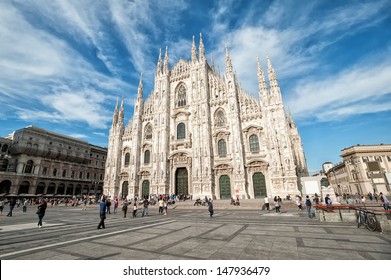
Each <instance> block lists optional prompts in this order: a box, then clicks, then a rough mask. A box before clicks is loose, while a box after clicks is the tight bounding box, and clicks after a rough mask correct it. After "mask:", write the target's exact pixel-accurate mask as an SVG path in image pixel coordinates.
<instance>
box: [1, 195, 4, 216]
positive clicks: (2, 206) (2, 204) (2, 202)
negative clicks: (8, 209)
mask: <svg viewBox="0 0 391 280" xmlns="http://www.w3.org/2000/svg"><path fill="white" fill-rule="evenodd" d="M3 209H4V200H3V199H1V200H0V215H1V216H3Z"/></svg>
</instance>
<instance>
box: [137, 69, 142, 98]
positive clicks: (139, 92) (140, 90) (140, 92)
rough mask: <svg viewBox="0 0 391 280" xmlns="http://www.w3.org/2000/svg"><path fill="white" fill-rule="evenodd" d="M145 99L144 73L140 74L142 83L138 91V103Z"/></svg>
mask: <svg viewBox="0 0 391 280" xmlns="http://www.w3.org/2000/svg"><path fill="white" fill-rule="evenodd" d="M142 99H143V73H141V74H140V82H139V84H138V90H137V101H139V100H142Z"/></svg>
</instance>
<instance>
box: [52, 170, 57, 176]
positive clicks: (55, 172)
mask: <svg viewBox="0 0 391 280" xmlns="http://www.w3.org/2000/svg"><path fill="white" fill-rule="evenodd" d="M53 176H54V177H55V176H57V168H54V169H53Z"/></svg>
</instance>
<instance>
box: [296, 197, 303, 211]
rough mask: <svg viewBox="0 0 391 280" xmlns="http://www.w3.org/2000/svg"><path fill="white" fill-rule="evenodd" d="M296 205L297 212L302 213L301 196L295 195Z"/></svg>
mask: <svg viewBox="0 0 391 280" xmlns="http://www.w3.org/2000/svg"><path fill="white" fill-rule="evenodd" d="M296 205H297V208H298V209H297V210H298V211H302V210H303V206H302V204H301V196H300V195H296Z"/></svg>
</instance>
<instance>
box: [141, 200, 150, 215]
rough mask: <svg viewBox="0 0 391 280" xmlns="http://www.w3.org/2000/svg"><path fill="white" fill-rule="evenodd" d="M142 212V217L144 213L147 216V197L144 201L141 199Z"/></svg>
mask: <svg viewBox="0 0 391 280" xmlns="http://www.w3.org/2000/svg"><path fill="white" fill-rule="evenodd" d="M143 205H144V207H143V214H142V215H141V216H142V217H144V216H145V215H147V216H148V206H149V200H148V198H146V197H145V199H144V201H143Z"/></svg>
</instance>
